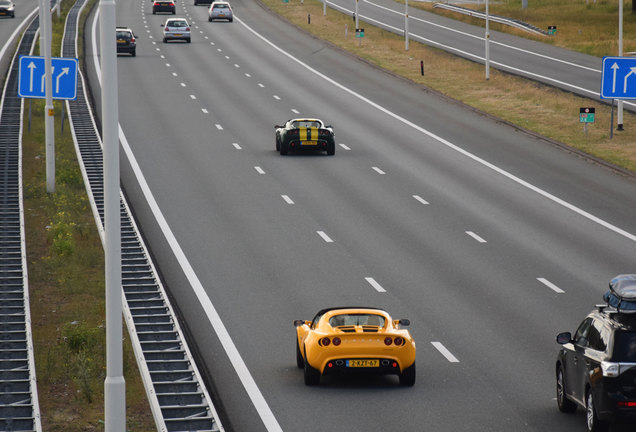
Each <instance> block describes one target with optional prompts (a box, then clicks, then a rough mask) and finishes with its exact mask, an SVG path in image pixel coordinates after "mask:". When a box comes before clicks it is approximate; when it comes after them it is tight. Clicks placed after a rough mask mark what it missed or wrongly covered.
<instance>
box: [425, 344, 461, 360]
mask: <svg viewBox="0 0 636 432" xmlns="http://www.w3.org/2000/svg"><path fill="white" fill-rule="evenodd" d="M431 344H432V345H433V346H434V347H435V348H437V351H439V352H440V353H441V354H442V355H443V356H444V357H446V360H448V361H449V362H451V363H459V360H457V357H455V356H454V355H453V354H451V352H450V351H449V350H447V349H446V347H445V346H444V345H443V344H442V343H441V342H431Z"/></svg>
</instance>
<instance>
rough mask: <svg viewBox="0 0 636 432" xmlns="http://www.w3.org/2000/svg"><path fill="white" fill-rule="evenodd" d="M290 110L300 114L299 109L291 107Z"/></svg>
mask: <svg viewBox="0 0 636 432" xmlns="http://www.w3.org/2000/svg"><path fill="white" fill-rule="evenodd" d="M291 112H293V113H294V114H300V111H298V110H297V109H296V108H292V109H291Z"/></svg>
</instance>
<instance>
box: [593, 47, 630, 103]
mask: <svg viewBox="0 0 636 432" xmlns="http://www.w3.org/2000/svg"><path fill="white" fill-rule="evenodd" d="M601 99H636V58H634V57H603V72H602V75H601Z"/></svg>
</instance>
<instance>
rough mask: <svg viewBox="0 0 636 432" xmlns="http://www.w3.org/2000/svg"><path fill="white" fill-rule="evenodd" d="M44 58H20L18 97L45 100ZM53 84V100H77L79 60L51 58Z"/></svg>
mask: <svg viewBox="0 0 636 432" xmlns="http://www.w3.org/2000/svg"><path fill="white" fill-rule="evenodd" d="M44 72H45V68H44V57H38V56H20V64H19V73H18V96H19V97H24V98H38V99H44V98H45V97H46V85H45V78H46V74H45V73H44ZM51 82H52V89H53V99H72V100H74V99H76V98H77V59H76V58H61V57H53V58H51Z"/></svg>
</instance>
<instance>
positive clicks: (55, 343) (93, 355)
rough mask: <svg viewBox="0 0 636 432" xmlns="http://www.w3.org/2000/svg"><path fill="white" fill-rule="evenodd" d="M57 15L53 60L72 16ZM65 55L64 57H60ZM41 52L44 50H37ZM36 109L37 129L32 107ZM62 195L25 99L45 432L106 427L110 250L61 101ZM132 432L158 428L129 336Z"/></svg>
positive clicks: (33, 294)
mask: <svg viewBox="0 0 636 432" xmlns="http://www.w3.org/2000/svg"><path fill="white" fill-rule="evenodd" d="M62 5H63V11H62V18H60V19H58V18H57V15H56V14H55V13H54V14H53V34H54V38H53V45H52V46H53V47H58V48H54V49H53V55H54V56H58V55H59V46H60V43H61V35H62V31H63V26H64V17H65V16H66V13H67V12H68V9H70V7H71V6H72V3H71V2H63V3H62ZM56 51H57V52H56ZM36 52H37V50H36ZM30 104H32V108H31V116H32V118H31V120H30V124H31V127H30V130H28V128H27V125H28V124H29V118H28V117H29V108H28V107H29V105H30ZM54 107H55V119H56V123H57V124H56V129H55V149H56V155H55V161H56V188H55V193H50V194H49V193H47V192H46V165H45V164H46V161H45V145H44V143H45V134H44V101H43V100H39V99H38V100H25V110H24V111H25V118H24V125H25V127H24V129H25V130H24V135H23V143H22V145H23V167H22V169H23V185H24V212H25V231H26V245H27V246H26V248H27V263H28V273H29V292H30V301H31V303H30V307H31V316H32V330H33V344H34V352H35V361H36V374H37V385H38V393H39V402H40V409H41V418H42V428H43V430H46V431H64V432H73V431H100V430H104V423H103V419H104V379H105V376H106V370H105V354H106V353H105V334H106V332H105V310H104V309H105V300H104V290H105V288H104V287H105V283H104V251H103V247H102V243H101V240H100V238H99V235H98V232H97V228H96V227H95V220H94V219H93V215H92V213H91V209H90V205H89V201H88V198H87V195H86V191H85V188H84V182H83V179H82V176H81V172H80V169H79V165H78V163H77V158H76V154H75V148H74V144H73V141H72V137H71V134H70V129H69V124H68V122H65V124H64V126H63V127H64V131H63V132H62V130H61V125H60V121H59V120H60V118H61V109H62V102H59V101H55V102H54ZM124 376H125V379H126V405H127V413H126V414H127V420H126V424H127V429H128V430H129V431H151V430H155V429H156V427H155V423H154V419H153V418H152V414H151V411H150V407H149V405H148V400H147V398H146V392H145V390H144V387H143V383H142V381H141V377H140V375H139V371H138V368H137V364H136V360H135V357H134V354H133V351H132V346H131V343H130V340H129V339H128V338H127V334H126V333H124Z"/></svg>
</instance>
